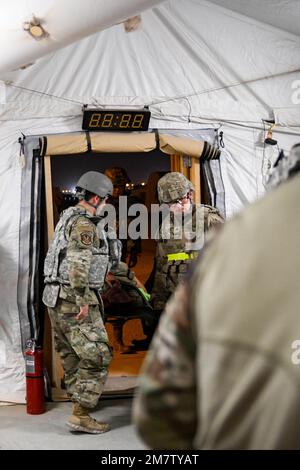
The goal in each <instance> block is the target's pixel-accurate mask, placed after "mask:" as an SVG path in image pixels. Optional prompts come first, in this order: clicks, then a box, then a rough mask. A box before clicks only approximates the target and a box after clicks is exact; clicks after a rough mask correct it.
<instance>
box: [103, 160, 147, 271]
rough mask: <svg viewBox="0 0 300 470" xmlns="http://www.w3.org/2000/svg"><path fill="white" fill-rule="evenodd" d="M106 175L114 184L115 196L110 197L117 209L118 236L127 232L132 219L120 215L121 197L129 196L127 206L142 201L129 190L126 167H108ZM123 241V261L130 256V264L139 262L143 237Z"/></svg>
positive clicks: (111, 202) (131, 265)
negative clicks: (138, 257) (122, 217)
mask: <svg viewBox="0 0 300 470" xmlns="http://www.w3.org/2000/svg"><path fill="white" fill-rule="evenodd" d="M104 173H105V175H106V176H107V177H108V178H109V179H110V180H111V182H112V184H113V186H114V192H113V196H112V197H111V198H110V204H112V205H113V206H114V208H115V210H116V222H117V226H116V232H117V236H119V234H120V233H121V232H126V231H127V228H128V225H129V223H130V221H131V218H130V217H127V219H121V218H120V216H119V197H120V196H126V198H127V208H129V207H130V206H132V205H133V204H137V203H141V201H140V200H139V199H138V198H137V197H135V196H133V195H132V194H131V192H130V191H128V189H127V187H126V184H127V183H130V179H129V177H128V175H127V173H126V171H125V169H124V168H122V167H119V166H115V167H111V168H107V169H106V170H105V172H104ZM121 243H122V256H121V259H122V261H124V262H126V260H127V257H128V256H129V260H128V265H129V267H131V268H132V267H133V266H135V265H136V263H137V256H138V254H139V253H140V252H141V239H140V238H138V239H136V240H132V239H131V238H130V237H127V238H126V239H122V240H121Z"/></svg>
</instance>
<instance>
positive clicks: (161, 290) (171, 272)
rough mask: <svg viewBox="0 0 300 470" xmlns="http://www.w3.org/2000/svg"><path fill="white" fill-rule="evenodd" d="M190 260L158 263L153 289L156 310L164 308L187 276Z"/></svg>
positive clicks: (153, 301)
mask: <svg viewBox="0 0 300 470" xmlns="http://www.w3.org/2000/svg"><path fill="white" fill-rule="evenodd" d="M189 263H190V261H173V262H169V263H167V262H166V263H164V264H161V263H157V268H156V271H155V275H154V283H153V288H152V291H151V298H152V305H153V308H154V310H158V311H159V310H164V308H165V305H166V303H167V301H168V300H169V298H170V296H171V295H172V294H173V292H174V290H175V289H176V287H177V286H178V284H179V283H180V282H182V280H183V279H184V278H185V275H186V272H187V270H188V265H189Z"/></svg>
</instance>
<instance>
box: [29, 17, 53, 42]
mask: <svg viewBox="0 0 300 470" xmlns="http://www.w3.org/2000/svg"><path fill="white" fill-rule="evenodd" d="M23 29H24V31H27V32H28V33H29V34H30V36H32V37H33V38H34V39H35V40H36V41H40V40H41V39H45V38H47V37H48V36H49V33H47V31H46V30H45V29H44V28H43V26H42V20H40V19H39V18H36V17H35V16H34V15H33V16H32V19H31V20H30V21H26V22H25V23H23Z"/></svg>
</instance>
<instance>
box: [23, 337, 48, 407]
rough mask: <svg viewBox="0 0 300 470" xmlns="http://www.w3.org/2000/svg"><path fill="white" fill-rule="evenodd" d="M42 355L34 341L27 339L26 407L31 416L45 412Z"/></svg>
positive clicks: (40, 349)
mask: <svg viewBox="0 0 300 470" xmlns="http://www.w3.org/2000/svg"><path fill="white" fill-rule="evenodd" d="M43 355H44V352H43V350H42V348H41V347H40V346H37V344H36V341H35V340H34V339H29V340H28V341H27V344H26V350H25V366H26V406H27V413H28V414H31V415H39V414H42V413H44V412H45V397H44V372H43Z"/></svg>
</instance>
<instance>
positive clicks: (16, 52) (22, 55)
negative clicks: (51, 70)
mask: <svg viewBox="0 0 300 470" xmlns="http://www.w3.org/2000/svg"><path fill="white" fill-rule="evenodd" d="M161 1H162V0H126V2H124V1H123V0H114V1H113V2H107V1H106V0H97V1H95V0H59V1H58V0H43V1H42V2H41V1H40V0H27V1H26V2H24V0H10V1H9V2H7V3H6V4H5V7H4V8H2V14H1V16H0V31H1V35H0V49H1V51H2V52H1V59H0V72H5V71H9V70H14V69H17V68H19V67H21V66H25V65H27V64H28V63H31V62H33V61H34V60H36V59H37V58H39V57H42V56H44V55H46V54H48V53H49V52H51V51H54V50H56V49H60V48H62V47H64V46H66V45H67V44H70V43H72V42H75V41H78V40H79V39H81V38H83V37H85V36H89V35H91V34H94V33H95V32H97V31H101V30H103V29H105V28H108V27H110V26H112V25H114V24H116V23H119V22H121V21H124V20H126V19H127V18H129V17H131V16H133V15H136V14H138V13H141V12H142V11H144V10H145V9H147V8H151V7H153V6H154V5H156V4H158V3H160V2H161ZM37 20H38V21H37ZM70 20H71V21H70ZM30 22H33V24H34V25H36V23H39V25H41V26H42V27H43V29H44V30H45V32H46V35H45V37H42V38H39V37H38V39H39V40H37V39H36V38H35V37H34V35H30V34H29V33H28V31H27V30H24V24H27V28H28V27H29V26H28V23H30Z"/></svg>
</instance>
